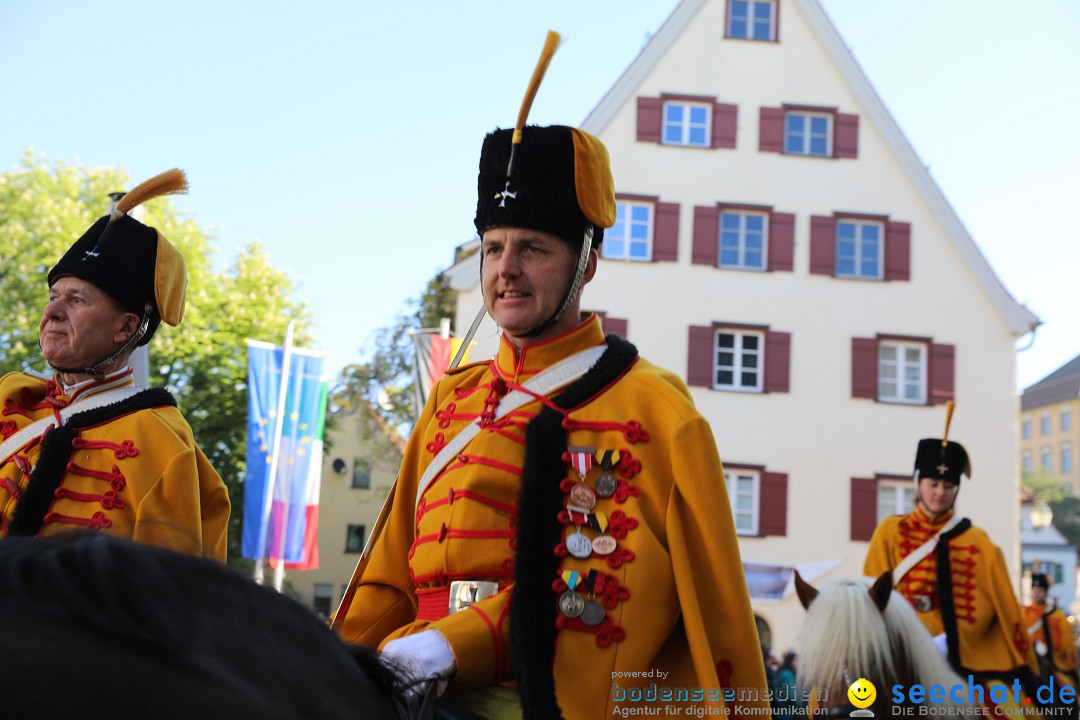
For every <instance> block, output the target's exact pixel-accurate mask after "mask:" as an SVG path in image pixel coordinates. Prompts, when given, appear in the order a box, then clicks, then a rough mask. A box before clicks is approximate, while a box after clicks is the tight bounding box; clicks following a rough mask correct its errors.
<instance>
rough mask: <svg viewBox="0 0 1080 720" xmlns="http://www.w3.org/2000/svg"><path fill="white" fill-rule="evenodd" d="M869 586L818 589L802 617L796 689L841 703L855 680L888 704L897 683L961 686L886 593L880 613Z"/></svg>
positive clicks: (902, 604)
mask: <svg viewBox="0 0 1080 720" xmlns="http://www.w3.org/2000/svg"><path fill="white" fill-rule="evenodd" d="M873 584H874V581H873V580H872V579H871V578H852V579H841V580H837V581H835V582H833V583H830V584H828V585H826V586H825V587H823V588H822V589H821V591H820V593H819V594H818V595H817V597H816V598H815V599H814V601H813V602H812V603H811V604H810V607H809V609H808V610H807V612H806V624H805V625H804V627H803V634H802V643H801V648H800V653H799V684H800V685H801V686H803V687H805V688H813V689H815V690H819V691H827V692H828V693H829V698H830V699H831V700H832V702H833V703H835V702H837V701H840V702H843V701H845V698H846V697H847V689H848V686H849V685H850V684H851V683H853V682H855V681H856V680H858V679H859V678H861V677H862V678H866V679H867V680H869V681H870V682H872V683H873V684H874V686H875V687H876V688H877V694H878V698H879V699H886V698H890V697H891V696H892V686H893V685H894V684H896V683H898V682H906V683H909V684H910V683H919V684H921V685H922V686H923V687H925V688H929V687H930V686H932V685H942V686H944V687H945V688H948V687H949V686H951V685H954V684H962V683H963V681H962V680H961V679H960V676H959V675H957V674H956V673H955V672H953V670H952V668H951V667H950V666H949V664H948V662H947V661H946V660H945V658H944V657H943V656H942V655H941V653H940V652H939V651H938V649H937V648H936V647H935V646H934V642H933V640H932V639H931V637H930V633H929V632H927V630H926V628H925V627H923V624H922V623H921V622H919V618H918V617H917V616H916V615H915V611H914V610H913V609H912V608H911V606H910V605H909V604H908V602H907V601H906V600H905V599H904V598H903V597H902V596H901V595H900V594H898V593H897V592H895V591H891V592H890V594H889V602H888V604H887V605H886V606H885V611H884V612H881V611H880V610H878V607H877V605H876V604H875V603H874V600H873V599H872V598H871V596H870V588H871V586H872V585H873ZM901 664H902V666H901ZM905 676H906V679H905ZM907 689H908V688H907V687H905V688H904V691H905V693H906V691H907ZM949 705H952V703H951V702H950V701H948V700H947V701H946V702H945V703H942V704H941V705H938V706H937V707H948V706H949Z"/></svg>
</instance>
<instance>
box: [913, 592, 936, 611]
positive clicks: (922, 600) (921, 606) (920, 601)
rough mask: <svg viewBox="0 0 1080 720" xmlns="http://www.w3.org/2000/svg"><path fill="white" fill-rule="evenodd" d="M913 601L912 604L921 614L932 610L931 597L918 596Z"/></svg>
mask: <svg viewBox="0 0 1080 720" xmlns="http://www.w3.org/2000/svg"><path fill="white" fill-rule="evenodd" d="M913 600H914V602H913V603H912V604H913V605H914V606H915V609H916V610H918V611H919V612H929V611H930V608H932V607H933V602H932V601H931V599H930V596H929V595H916V596H915V597H914V598H913Z"/></svg>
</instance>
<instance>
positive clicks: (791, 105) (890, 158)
mask: <svg viewBox="0 0 1080 720" xmlns="http://www.w3.org/2000/svg"><path fill="white" fill-rule="evenodd" d="M883 32H888V30H887V29H884V28H883ZM916 80H917V78H913V82H914V81H916ZM557 91H558V89H557V88H545V90H544V92H557ZM582 127H583V128H584V129H585V130H588V131H590V132H592V133H594V134H596V135H597V136H599V137H600V139H601V140H603V141H604V143H605V144H606V145H607V147H608V149H609V151H610V153H611V159H612V169H613V172H614V177H615V191H616V194H617V201H618V220H617V221H616V224H615V226H614V227H613V228H611V229H610V230H608V231H607V232H606V234H605V240H604V245H603V248H604V249H603V255H602V259H601V261H600V267H599V270H598V272H597V275H596V278H595V279H594V280H593V282H592V283H591V284H590V285H589V286H588V287H587V288H586V289H585V291H584V308H585V309H591V310H595V311H598V312H601V313H602V314H603V316H604V324H605V326H606V327H607V329H608V330H609V331H616V332H618V333H620V334H622V335H624V336H625V337H626V338H627V339H628V340H630V341H631V342H633V343H634V344H635V345H637V347H638V348H639V350H640V351H641V353H642V355H643V356H645V357H647V358H648V359H649V360H650V361H652V362H653V363H656V364H658V365H660V366H663V367H666V368H670V369H672V370H674V371H676V372H679V373H681V374H682V375H683V379H684V380H685V381H686V383H687V384H688V385H689V386H690V389H691V393H692V395H693V398H694V402H695V403H696V405H697V407H698V408H699V410H700V411H701V412H702V413H703V414H704V415H705V417H707V418H708V419H709V421H710V423H711V425H712V428H713V432H714V434H715V436H716V441H717V446H718V448H719V451H720V456H721V458H722V459H723V460H724V465H725V472H726V480H727V487H728V492H729V494H730V497H731V505H732V507H733V509H734V513H735V524H736V528H737V530H738V532H739V534H740V536H741V537H740V547H741V552H742V559H743V562H744V566H745V567H746V569H747V579H748V585H749V587H750V590H751V594H752V599H753V605H754V609H755V612H756V613H757V615H758V618H759V622H760V627H761V628H762V633H761V634H762V635H763V636H765V635H768V636H770V637H771V639H772V648H773V650H774V651H776V652H779V651H782V650H783V649H784V648H787V647H791V646H794V645H796V643H797V640H798V633H799V631H800V630H801V627H802V618H803V611H802V608H801V607H800V606H799V603H798V601H797V600H796V599H794V597H793V593H792V589H791V588H792V585H791V579H790V578H791V570H792V568H793V567H797V568H799V569H800V571H801V572H804V574H805V575H808V576H809V577H810V578H812V579H813V580H814V581H815V582H825V581H828V580H829V579H831V578H834V577H839V576H848V575H861V574H862V565H863V559H864V557H865V554H866V550H867V546H868V543H867V541H868V540H869V538H870V535H871V533H872V532H873V529H874V527H875V526H876V524H877V523H878V522H879V521H880V520H881V519H882V518H884V517H886V516H888V515H890V514H894V513H900V512H906V511H908V510H910V508H911V502H912V498H913V494H914V488H913V484H912V481H911V473H912V465H913V461H914V457H915V447H916V444H917V442H918V440H919V439H920V438H923V437H934V436H937V437H940V434H941V432H942V429H943V424H944V418H945V412H944V403H945V402H946V401H948V400H956V401H957V403H958V409H957V413H956V417H955V420H954V422H953V430H952V437H953V438H955V439H956V440H959V441H961V442H963V443H964V445H965V446H966V447H967V449H968V451H969V453H970V454H971V456H972V462H973V466H974V474H975V478H974V480H972V481H971V482H970V483H969V482H968V481H967V480H965V481H964V483H965V488H964V489H963V490H962V491H961V493H960V495H959V501H958V508H959V511H960V512H962V513H963V514H965V515H967V516H970V517H971V519H972V520H973V521H974V522H975V523H976V524H978V525H980V526H982V527H984V528H987V530H988V531H989V532H990V533H991V535H992V537H993V539H994V541H995V542H996V543H997V544H999V545H1000V546H1001V547H1002V548H1003V550H1004V552H1005V556H1006V559H1007V562H1008V564H1009V568H1010V571H1011V573H1012V578H1013V579H1014V583H1015V585H1016V587H1017V591H1018V593H1019V580H1018V578H1019V531H1018V529H1019V527H1020V518H1019V508H1018V506H1017V505H1016V504H1014V503H1003V502H1002V501H1001V499H1002V498H1013V497H1016V495H1017V492H1018V489H1019V477H1020V472H1019V464H1018V461H1017V455H1016V452H1015V448H1016V430H1017V428H1016V421H1015V419H1014V418H1015V413H1016V391H1015V387H1014V383H1015V351H1014V348H1013V345H1014V343H1015V341H1016V340H1017V338H1019V337H1021V336H1023V335H1024V334H1026V333H1027V332H1029V331H1030V330H1031V329H1032V328H1033V327H1034V326H1035V325H1037V323H1038V319H1037V318H1036V317H1035V315H1033V314H1032V313H1031V312H1030V311H1028V310H1027V309H1026V308H1024V307H1022V306H1021V305H1019V304H1018V303H1017V302H1016V301H1015V300H1014V299H1013V298H1012V297H1011V296H1010V295H1009V293H1008V292H1007V291H1006V289H1005V288H1004V286H1003V285H1002V283H1001V281H1000V280H999V279H998V278H997V276H996V275H995V274H994V272H993V270H992V269H991V268H990V266H989V264H988V263H987V262H986V259H985V258H984V257H983V255H982V253H981V252H980V251H979V249H978V247H977V246H976V244H975V242H974V241H973V239H972V238H971V236H970V235H968V233H967V231H966V230H965V229H964V226H963V224H962V223H961V222H960V219H959V218H958V217H957V216H956V214H955V213H954V212H953V210H952V208H951V207H950V205H949V203H948V201H947V199H946V198H945V197H944V195H943V194H942V192H941V190H940V189H939V188H938V186H937V185H936V184H935V183H934V181H933V179H932V178H931V177H930V175H929V173H928V172H927V170H926V168H925V166H924V164H923V162H922V161H921V160H920V159H919V157H918V156H917V155H916V153H915V151H914V149H913V148H912V147H911V145H910V144H909V143H908V141H907V138H905V137H904V134H903V132H902V131H901V130H900V128H899V127H897V125H896V122H895V121H894V120H893V118H892V117H891V115H890V114H889V112H888V110H887V109H886V107H885V104H884V103H883V102H882V100H881V98H879V97H878V95H877V93H876V92H875V91H874V88H873V86H872V85H871V84H870V82H869V80H868V79H867V78H866V76H865V75H864V74H863V72H862V70H861V69H860V67H859V65H858V63H857V62H856V61H855V59H854V58H853V57H852V56H851V54H850V52H849V51H848V49H847V47H846V46H845V45H844V42H843V40H842V38H841V37H840V36H839V34H838V33H837V31H836V28H835V27H834V26H833V25H832V23H831V22H830V20H829V18H828V16H827V15H826V14H825V12H824V10H823V9H822V7H821V6H820V5H819V3H818V2H817V1H816V0H683V1H682V2H680V3H679V4H678V6H677V7H676V8H675V10H674V11H673V12H672V14H671V16H670V17H669V18H668V19H667V21H666V22H665V23H664V25H663V26H662V27H661V28H660V30H659V31H658V32H657V33H656V34H655V35H654V36H653V37H652V38H651V39H650V40H649V42H648V44H647V45H646V46H645V47H644V48H643V49H642V51H641V53H640V55H639V56H638V57H637V58H636V59H635V60H634V61H633V63H631V65H630V66H629V67H628V68H627V69H626V71H625V72H624V73H623V75H622V77H620V78H619V79H618V81H616V83H615V84H614V86H613V87H612V88H611V90H610V91H609V92H608V93H607V94H606V95H605V96H604V97H603V98H601V99H600V102H599V103H598V104H597V106H596V107H595V108H594V109H593V111H592V112H591V113H590V114H589V116H588V117H587V118H586V119H585V122H584V123H583V124H582ZM448 278H449V280H450V282H451V284H452V287H454V288H455V289H456V290H458V292H459V296H458V315H457V319H456V328H457V329H458V331H459V332H462V331H463V330H464V328H467V327H468V326H469V324H470V322H471V321H472V317H473V315H474V314H475V312H476V310H477V308H479V307H480V305H481V297H480V290H479V283H478V258H477V256H476V255H473V256H471V257H469V258H467V259H464V260H461V261H460V262H459V263H458V264H457V265H455V266H454V267H453V268H451V269H450V271H448ZM497 341H498V331H497V328H495V326H494V324H493V323H492V322H491V320H490V318H489V319H487V320H486V321H485V322H484V323H483V324H482V325H481V328H480V331H479V332H478V334H477V346H476V347H475V349H474V351H473V355H472V357H473V358H482V357H488V356H490V355H492V354H493V353H494V351H495V349H496V347H497V345H496V343H497Z"/></svg>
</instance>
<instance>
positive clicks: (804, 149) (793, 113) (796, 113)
mask: <svg viewBox="0 0 1080 720" xmlns="http://www.w3.org/2000/svg"><path fill="white" fill-rule="evenodd" d="M791 117H801V118H803V120H804V121H805V126H804V127H805V129H804V131H803V132H802V133H801V138H802V143H801V147H800V148H799V149H796V150H791V149H789V146H788V138H789V137H790V133H789V131H788V118H791ZM814 118H825V120H826V121H827V122H826V125H825V152H824V154H822V153H814V152H810V140H811V139H812V135H811V132H810V121H811V120H812V119H814ZM835 122H836V118H834V117H833V115H832V113H827V112H814V111H813V110H788V111H786V112H785V113H784V154H785V155H802V156H804V157H823V158H830V157H832V156H833V132H834V131H833V123H835Z"/></svg>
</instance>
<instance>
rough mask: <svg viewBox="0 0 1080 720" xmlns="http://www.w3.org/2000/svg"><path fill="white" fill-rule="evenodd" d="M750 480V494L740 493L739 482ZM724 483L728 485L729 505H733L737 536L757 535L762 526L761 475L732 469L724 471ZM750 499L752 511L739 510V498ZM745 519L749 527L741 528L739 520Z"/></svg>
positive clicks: (732, 511)
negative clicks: (746, 497)
mask: <svg viewBox="0 0 1080 720" xmlns="http://www.w3.org/2000/svg"><path fill="white" fill-rule="evenodd" d="M740 479H743V480H748V481H750V483H751V488H750V492H749V493H746V492H740V491H739V480H740ZM724 483H725V484H726V485H727V491H728V503H729V504H730V505H731V519H732V522H733V523H734V525H735V534H736V535H757V534H758V528H759V527H760V525H761V522H760V521H761V518H760V517H759V508H760V507H761V473H760V472H758V471H757V470H744V469H742V468H731V469H725V470H724ZM740 495H742V496H747V495H749V497H750V510H748V511H747V510H739V504H738V500H739V496H740ZM740 517H743V518H744V520H745V521H746V522H748V527H743V528H740V527H739V518H740Z"/></svg>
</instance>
